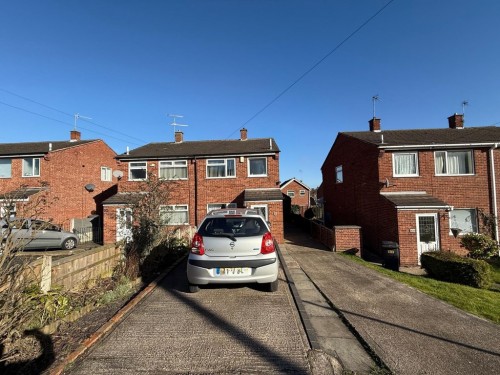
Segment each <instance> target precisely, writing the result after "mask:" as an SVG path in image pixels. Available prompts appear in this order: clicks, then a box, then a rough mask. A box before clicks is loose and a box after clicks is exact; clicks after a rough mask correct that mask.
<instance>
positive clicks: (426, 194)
mask: <svg viewBox="0 0 500 375" xmlns="http://www.w3.org/2000/svg"><path fill="white" fill-rule="evenodd" d="M448 121H449V126H448V128H443V129H415V130H387V131H382V129H381V128H380V119H377V118H373V119H372V120H370V121H369V131H364V132H363V131H360V132H342V133H339V134H338V135H337V138H336V140H335V142H334V144H333V146H332V148H331V149H330V152H329V153H328V156H327V157H326V159H325V161H324V163H323V165H322V167H321V170H322V175H323V184H322V187H323V196H324V207H325V222H326V224H327V225H328V226H333V225H359V226H361V228H362V235H363V243H364V247H365V249H368V250H370V251H372V252H375V253H379V254H381V253H382V241H394V242H397V243H399V246H400V256H401V258H400V263H401V265H403V266H411V265H417V264H419V263H420V254H421V253H422V252H425V251H433V250H438V249H441V250H445V251H453V252H456V253H460V254H464V253H465V250H464V249H463V248H462V247H461V246H460V236H461V235H462V234H464V233H470V232H489V233H490V234H491V235H492V236H493V237H494V238H495V239H497V240H498V221H497V220H495V219H494V218H496V217H498V198H497V195H498V194H497V190H498V186H497V181H499V177H500V176H499V173H498V170H499V166H500V151H499V150H498V146H500V128H499V127H495V126H487V127H475V128H465V127H464V121H463V115H460V114H455V115H453V116H450V117H449V118H448ZM484 219H490V223H491V225H489V226H487V225H484V222H485V220H484ZM491 219H493V220H491Z"/></svg>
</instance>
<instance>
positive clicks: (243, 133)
mask: <svg viewBox="0 0 500 375" xmlns="http://www.w3.org/2000/svg"><path fill="white" fill-rule="evenodd" d="M240 140H242V141H246V140H247V130H246V129H245V128H242V129H241V130H240Z"/></svg>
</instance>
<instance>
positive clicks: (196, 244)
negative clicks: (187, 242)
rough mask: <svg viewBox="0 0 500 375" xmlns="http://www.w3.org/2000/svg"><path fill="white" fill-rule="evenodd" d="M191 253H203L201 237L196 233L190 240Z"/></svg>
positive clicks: (203, 247)
mask: <svg viewBox="0 0 500 375" xmlns="http://www.w3.org/2000/svg"><path fill="white" fill-rule="evenodd" d="M191 253H192V254H197V255H203V254H205V246H203V237H202V236H200V235H199V234H198V233H196V234H195V235H194V237H193V241H192V242H191Z"/></svg>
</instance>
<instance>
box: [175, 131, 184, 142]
mask: <svg viewBox="0 0 500 375" xmlns="http://www.w3.org/2000/svg"><path fill="white" fill-rule="evenodd" d="M183 140H184V133H183V132H180V131H176V132H175V143H182V141H183Z"/></svg>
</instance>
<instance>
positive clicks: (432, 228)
mask: <svg viewBox="0 0 500 375" xmlns="http://www.w3.org/2000/svg"><path fill="white" fill-rule="evenodd" d="M416 219H417V245H418V264H420V255H422V253H425V252H427V251H438V250H439V228H438V220H437V214H417V215H416Z"/></svg>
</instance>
